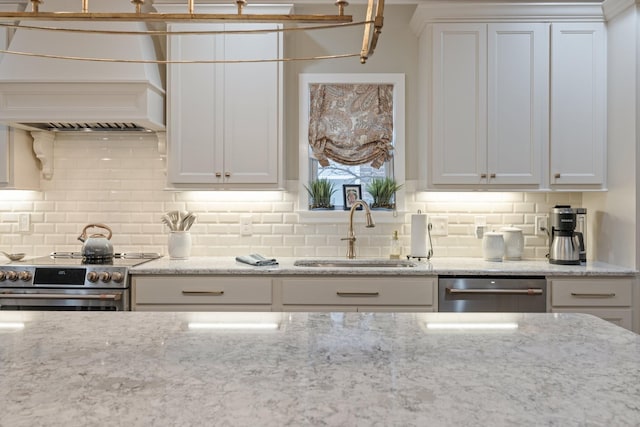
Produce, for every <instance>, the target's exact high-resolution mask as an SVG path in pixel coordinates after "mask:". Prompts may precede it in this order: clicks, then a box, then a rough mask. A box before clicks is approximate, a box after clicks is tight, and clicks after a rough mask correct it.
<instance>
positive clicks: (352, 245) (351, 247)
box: [340, 200, 376, 259]
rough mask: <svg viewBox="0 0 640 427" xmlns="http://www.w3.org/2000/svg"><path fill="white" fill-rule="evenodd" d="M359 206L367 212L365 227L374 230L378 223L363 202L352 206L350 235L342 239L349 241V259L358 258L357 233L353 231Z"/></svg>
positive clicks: (357, 201) (359, 201)
mask: <svg viewBox="0 0 640 427" xmlns="http://www.w3.org/2000/svg"><path fill="white" fill-rule="evenodd" d="M358 206H362V207H364V210H365V220H366V221H367V224H366V225H365V227H367V228H373V227H375V226H376V223H375V222H373V217H372V216H371V211H370V210H369V205H367V204H366V202H364V201H363V200H356V201H355V202H353V204H352V205H351V211H349V233H348V234H347V237H345V238H343V239H340V240H346V241H347V258H349V259H353V258H355V257H356V248H355V246H356V233H354V231H353V213H354V212H355V210H356V209H357V208H358Z"/></svg>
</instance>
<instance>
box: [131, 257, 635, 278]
mask: <svg viewBox="0 0 640 427" xmlns="http://www.w3.org/2000/svg"><path fill="white" fill-rule="evenodd" d="M298 259H304V260H307V259H316V260H329V261H330V260H339V261H346V259H345V258H319V257H317V258H278V259H277V261H278V265H277V266H263V267H254V266H250V265H247V264H243V263H241V262H238V261H236V260H235V257H191V258H190V259H187V260H171V259H169V257H167V256H165V257H163V258H160V259H157V260H154V261H150V262H147V263H145V264H142V265H139V266H137V267H133V268H131V269H130V272H131V273H132V274H234V275H242V274H246V275H255V274H258V275H261V274H269V275H313V274H322V275H369V274H370V275H375V276H380V275H395V276H397V275H404V276H422V275H454V274H467V275H501V274H508V275H541V276H551V275H553V276H632V275H634V274H636V271H635V270H633V269H631V268H625V267H620V266H616V265H611V264H606V263H601V262H589V263H587V264H586V265H554V264H549V262H547V261H546V260H521V261H503V262H492V261H485V260H483V259H481V258H433V259H431V260H429V261H427V260H424V259H423V260H420V261H418V260H412V261H413V262H414V263H415V264H416V267H298V266H294V263H295V261H296V260H298ZM405 260H406V259H405ZM354 261H356V262H358V261H366V262H371V261H373V260H372V259H368V258H360V259H356V260H354ZM385 261H387V260H385Z"/></svg>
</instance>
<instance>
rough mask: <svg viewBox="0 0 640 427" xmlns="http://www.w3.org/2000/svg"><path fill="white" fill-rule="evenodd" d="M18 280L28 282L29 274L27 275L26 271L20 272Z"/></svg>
mask: <svg viewBox="0 0 640 427" xmlns="http://www.w3.org/2000/svg"><path fill="white" fill-rule="evenodd" d="M18 278H19V279H20V280H22V281H23V282H28V281H29V280H31V273H29V272H28V271H21V272H20V273H19V274H18Z"/></svg>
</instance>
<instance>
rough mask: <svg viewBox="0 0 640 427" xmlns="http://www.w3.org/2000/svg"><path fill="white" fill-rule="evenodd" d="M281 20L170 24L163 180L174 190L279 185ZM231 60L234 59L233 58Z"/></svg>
mask: <svg viewBox="0 0 640 427" xmlns="http://www.w3.org/2000/svg"><path fill="white" fill-rule="evenodd" d="M279 27H281V25H280V24H210V23H209V24H183V23H181V24H170V25H169V29H170V31H188V30H198V31H205V30H206V31H220V30H224V31H225V33H221V34H217V35H214V36H211V35H208V36H203V35H170V36H169V37H168V49H167V50H168V57H169V59H170V60H173V61H189V60H208V61H224V62H214V63H206V64H202V63H200V64H170V65H169V66H168V73H167V80H168V87H169V92H168V121H167V122H168V124H167V129H168V137H167V142H168V145H169V155H168V163H169V171H168V175H169V184H170V185H172V186H175V187H178V188H187V187H192V188H245V189H246V188H252V189H262V188H270V189H274V188H278V187H279V186H280V185H281V183H282V65H281V62H277V61H271V62H241V61H245V60H264V59H271V60H273V59H277V58H281V57H282V35H281V33H279V32H265V33H260V34H230V33H228V31H231V30H256V29H275V28H279ZM233 61H238V62H233Z"/></svg>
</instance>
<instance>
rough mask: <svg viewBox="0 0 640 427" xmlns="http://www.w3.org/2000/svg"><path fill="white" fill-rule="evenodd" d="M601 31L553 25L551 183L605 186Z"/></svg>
mask: <svg viewBox="0 0 640 427" xmlns="http://www.w3.org/2000/svg"><path fill="white" fill-rule="evenodd" d="M604 31H605V27H604V24H603V23H559V24H552V25H551V123H550V128H551V129H550V135H551V141H550V144H551V148H550V150H551V152H550V155H551V163H550V171H549V172H550V174H551V176H550V183H551V184H552V185H554V184H604V171H605V166H604V165H605V153H606V150H605V102H606V100H605V84H606V82H605V36H604Z"/></svg>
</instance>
